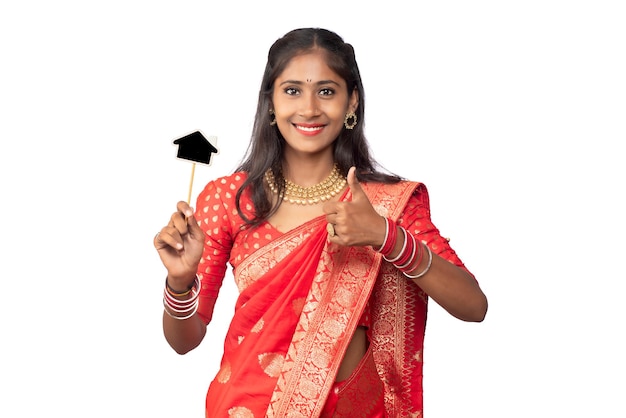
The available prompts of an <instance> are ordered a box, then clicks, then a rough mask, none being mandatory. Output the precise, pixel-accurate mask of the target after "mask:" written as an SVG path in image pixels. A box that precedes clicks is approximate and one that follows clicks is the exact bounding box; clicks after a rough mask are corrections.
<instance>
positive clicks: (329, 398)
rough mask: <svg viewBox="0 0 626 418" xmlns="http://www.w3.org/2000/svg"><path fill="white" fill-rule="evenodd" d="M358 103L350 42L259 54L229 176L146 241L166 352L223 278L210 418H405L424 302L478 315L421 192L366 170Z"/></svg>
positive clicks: (469, 285)
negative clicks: (234, 291) (232, 298)
mask: <svg viewBox="0 0 626 418" xmlns="http://www.w3.org/2000/svg"><path fill="white" fill-rule="evenodd" d="M364 105H365V104H364V92H363V86H362V83H361V77H360V74H359V69H358V66H357V63H356V60H355V56H354V51H353V49H352V46H351V45H350V44H348V43H345V42H344V41H343V40H342V38H341V37H339V36H338V35H337V34H335V33H333V32H330V31H327V30H324V29H318V28H306V29H297V30H294V31H291V32H289V33H287V34H286V35H285V36H284V37H282V38H281V39H279V40H277V41H276V42H275V43H274V45H273V46H272V47H271V48H270V50H269V54H268V61H267V65H266V68H265V74H264V78H263V81H262V86H261V89H260V93H259V102H258V107H257V113H256V119H255V124H254V128H253V134H252V140H251V142H250V147H249V149H248V151H247V153H246V155H245V157H244V160H243V162H242V164H241V165H240V167H238V169H237V170H235V172H234V173H233V174H231V175H228V176H225V177H221V178H218V179H216V180H214V181H211V182H210V183H209V184H208V185H207V186H206V187H205V188H204V190H203V191H202V192H201V193H200V195H199V197H198V199H197V203H196V209H195V213H194V210H192V209H191V208H190V207H189V206H188V205H187V204H186V203H185V202H179V203H178V205H177V209H176V211H175V213H174V214H173V215H172V216H171V219H170V221H169V223H168V224H167V226H165V227H164V228H162V229H161V231H160V232H159V233H158V234H157V236H156V237H155V239H154V245H155V247H156V249H157V250H158V252H159V255H160V257H161V260H162V262H163V264H164V265H165V267H166V269H167V279H166V285H165V291H164V307H165V312H164V315H163V330H164V333H165V337H166V339H167V341H168V342H169V344H170V345H171V346H172V348H173V349H174V350H176V352H178V353H181V354H183V353H186V352H188V351H190V350H192V349H194V348H195V347H197V346H198V344H200V342H201V341H202V340H203V338H204V336H205V333H206V326H207V324H208V323H209V322H210V321H211V319H212V312H213V307H214V305H215V301H216V299H217V296H218V292H219V288H220V285H221V283H222V279H223V278H224V275H225V272H226V268H227V265H228V264H230V265H231V266H232V267H233V273H234V277H235V281H236V284H237V286H238V289H239V292H240V294H239V297H238V300H237V301H236V304H235V313H234V317H233V318H232V322H231V325H230V328H229V331H228V333H227V336H226V341H225V344H224V354H223V358H222V361H221V368H220V370H219V372H218V373H217V375H216V376H215V378H214V380H213V381H212V383H211V385H210V387H209V390H208V393H207V398H206V416H207V417H228V416H231V417H266V416H267V417H285V416H290V417H292V416H293V417H316V416H323V417H331V416H334V417H348V416H349V417H356V416H363V417H387V416H389V417H396V416H418V415H419V414H421V413H422V349H423V341H424V330H425V325H426V311H427V302H428V300H429V299H433V300H434V301H435V302H437V303H439V304H440V305H441V306H442V307H443V308H445V309H446V310H447V311H448V312H449V313H450V314H452V315H454V316H455V317H457V318H459V319H461V320H463V321H476V322H478V321H482V320H483V318H484V317H485V314H486V312H487V299H486V297H485V295H484V294H483V292H482V291H481V289H480V287H479V285H478V283H477V281H476V280H475V278H474V277H473V276H472V275H471V274H470V273H469V272H468V271H467V269H466V268H465V266H464V265H463V263H462V262H461V260H460V259H459V257H458V256H457V255H456V253H455V252H454V251H453V250H452V248H451V247H450V245H449V244H448V242H447V240H446V239H445V238H443V237H441V235H440V234H439V231H438V229H437V228H436V227H435V226H434V225H433V224H432V222H431V220H430V210H429V202H428V193H427V190H426V188H425V186H424V185H423V184H420V183H416V182H411V181H407V180H404V179H403V178H401V177H399V176H396V175H393V174H390V173H388V172H384V171H383V170H381V169H380V167H378V165H377V164H376V162H375V160H374V159H373V158H372V157H371V156H370V153H369V149H368V145H367V141H366V138H365V136H364V132H363V116H364ZM411 414H413V415H411Z"/></svg>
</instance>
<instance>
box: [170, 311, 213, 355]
mask: <svg viewBox="0 0 626 418" xmlns="http://www.w3.org/2000/svg"><path fill="white" fill-rule="evenodd" d="M163 334H164V335H165V339H166V340H167V342H168V344H169V345H170V346H171V347H172V348H173V349H174V351H176V352H177V353H178V354H185V353H188V352H189V351H191V350H193V349H194V348H196V347H197V346H198V345H199V344H200V342H201V341H202V339H203V338H204V335H205V334H206V325H205V324H204V322H203V321H202V319H200V316H198V314H197V313H196V314H194V315H193V316H192V317H190V318H188V319H176V318H172V317H171V316H170V315H169V314H168V312H165V311H164V312H163Z"/></svg>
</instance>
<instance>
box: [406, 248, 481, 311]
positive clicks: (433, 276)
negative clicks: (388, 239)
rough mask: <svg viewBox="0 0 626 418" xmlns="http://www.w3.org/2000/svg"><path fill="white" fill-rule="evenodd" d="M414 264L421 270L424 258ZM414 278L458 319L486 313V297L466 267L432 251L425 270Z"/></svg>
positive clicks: (423, 266) (430, 295)
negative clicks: (423, 273) (463, 267)
mask: <svg viewBox="0 0 626 418" xmlns="http://www.w3.org/2000/svg"><path fill="white" fill-rule="evenodd" d="M420 264H422V265H420V266H418V267H417V268H416V271H422V269H423V268H425V267H426V260H424V261H423V262H422V263H420ZM411 280H413V281H414V282H415V283H416V284H417V285H418V286H419V287H420V288H421V289H422V290H423V291H424V292H425V293H426V294H427V295H428V296H429V297H430V298H432V299H433V300H434V301H435V302H437V303H438V304H439V305H440V306H441V307H443V308H444V309H445V310H446V311H448V312H449V313H450V314H451V315H453V316H455V317H456V318H458V319H461V320H463V321H469V322H481V321H482V320H483V319H485V315H486V314H487V297H486V296H485V294H484V293H483V291H482V290H481V289H480V286H479V285H478V283H477V281H476V280H475V279H474V277H472V276H471V275H470V274H469V273H468V272H467V271H466V270H464V269H462V268H460V267H458V266H456V265H454V264H452V263H450V262H449V261H447V260H445V259H443V258H441V257H439V256H438V255H436V254H433V259H432V263H431V266H430V269H429V270H428V272H427V273H426V274H425V275H424V276H422V277H420V278H417V279H411Z"/></svg>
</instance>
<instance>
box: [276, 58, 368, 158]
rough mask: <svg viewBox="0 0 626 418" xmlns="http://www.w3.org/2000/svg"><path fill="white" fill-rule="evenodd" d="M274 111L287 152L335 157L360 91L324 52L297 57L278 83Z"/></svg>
mask: <svg viewBox="0 0 626 418" xmlns="http://www.w3.org/2000/svg"><path fill="white" fill-rule="evenodd" d="M272 102H273V109H274V114H275V116H276V122H277V126H278V129H280V133H281V134H282V135H283V137H284V138H285V141H286V142H287V147H286V152H295V153H310V154H317V153H321V152H327V153H329V154H332V144H333V142H334V141H335V139H337V137H338V136H339V133H340V132H341V130H342V129H344V124H343V121H344V118H345V116H346V113H348V112H349V111H355V110H356V107H357V103H358V96H357V93H356V91H355V92H351V93H350V94H348V90H347V86H346V82H345V81H344V80H343V79H342V78H341V77H340V76H339V75H338V74H337V73H335V72H334V71H333V70H331V69H330V68H329V67H328V65H327V64H326V60H325V56H324V54H323V53H322V52H321V51H314V52H310V53H306V54H302V55H297V56H295V57H294V58H292V59H291V61H290V62H289V64H288V65H287V67H286V68H285V70H284V71H283V72H282V73H281V74H280V75H279V76H278V78H277V79H276V81H275V82H274V92H273V95H272Z"/></svg>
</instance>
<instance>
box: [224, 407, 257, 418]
mask: <svg viewBox="0 0 626 418" xmlns="http://www.w3.org/2000/svg"><path fill="white" fill-rule="evenodd" d="M228 416H229V417H232V418H254V414H253V413H252V411H251V410H249V409H248V408H245V407H243V406H235V407H233V408H230V409H229V410H228Z"/></svg>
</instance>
